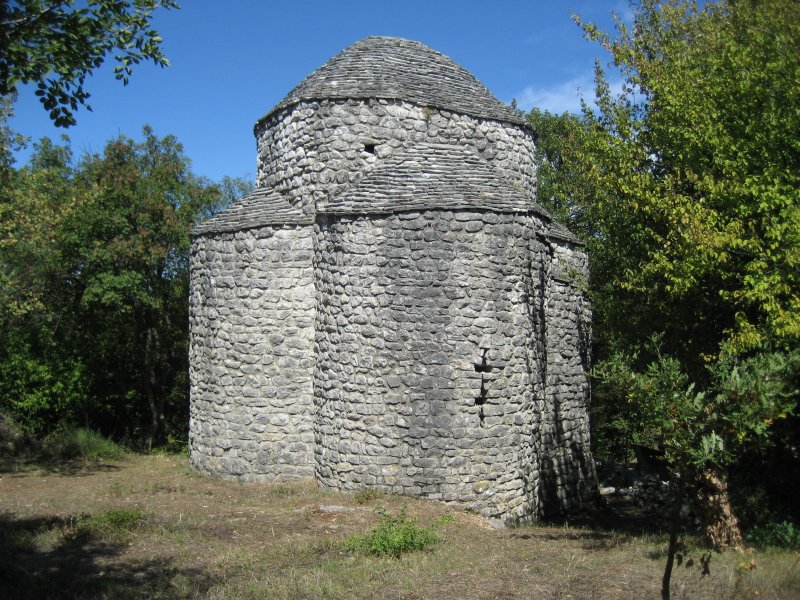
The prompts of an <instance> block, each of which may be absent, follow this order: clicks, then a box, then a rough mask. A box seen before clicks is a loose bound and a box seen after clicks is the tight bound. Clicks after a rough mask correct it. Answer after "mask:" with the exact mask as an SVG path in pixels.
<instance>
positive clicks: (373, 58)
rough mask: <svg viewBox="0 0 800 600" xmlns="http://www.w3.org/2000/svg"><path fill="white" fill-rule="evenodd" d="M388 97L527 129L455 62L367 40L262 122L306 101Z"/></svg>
mask: <svg viewBox="0 0 800 600" xmlns="http://www.w3.org/2000/svg"><path fill="white" fill-rule="evenodd" d="M345 98H353V99H357V98H359V99H363V98H384V99H392V100H405V101H407V102H413V103H415V104H419V105H422V106H430V107H436V108H441V109H444V110H452V111H453V112H458V113H461V114H465V115H470V116H473V117H478V118H483V119H493V120H498V121H506V122H511V123H516V124H519V125H525V126H528V123H527V122H526V121H525V119H523V118H522V117H521V116H520V115H518V114H517V113H516V112H514V110H513V109H512V108H511V107H510V106H508V105H506V104H503V103H502V102H500V101H499V100H498V99H497V98H495V97H494V96H493V95H492V93H491V92H489V90H487V89H486V87H485V86H484V85H483V84H482V83H481V82H480V81H478V80H477V79H476V78H475V76H474V75H472V74H471V73H470V72H469V71H467V70H466V69H464V68H463V67H461V66H460V65H458V64H457V63H456V62H455V61H454V60H453V59H451V58H450V57H448V56H445V55H444V54H442V53H441V52H437V51H436V50H434V49H433V48H429V47H428V46H426V45H425V44H422V43H420V42H415V41H410V40H405V39H402V38H396V37H367V38H364V39H363V40H360V41H358V42H356V43H355V44H353V45H351V46H348V47H347V48H345V49H344V50H342V51H341V52H339V54H337V55H336V56H334V57H333V58H331V59H330V60H329V61H328V62H326V63H325V64H324V65H322V66H321V67H320V68H318V69H317V70H316V71H314V72H313V73H311V74H310V75H309V76H308V77H306V78H305V79H304V80H303V81H302V82H300V83H299V84H298V85H297V86H296V87H295V88H294V89H293V90H292V91H291V92H289V95H288V96H286V98H284V99H283V100H282V101H281V102H279V103H278V104H277V105H276V106H275V107H274V108H273V109H272V110H271V111H269V112H268V113H267V114H266V115H265V116H264V117H263V118H266V117H268V116H269V115H271V114H272V113H274V112H275V111H277V110H279V109H281V108H285V107H287V106H290V105H292V104H294V103H296V102H300V101H301V100H324V99H345Z"/></svg>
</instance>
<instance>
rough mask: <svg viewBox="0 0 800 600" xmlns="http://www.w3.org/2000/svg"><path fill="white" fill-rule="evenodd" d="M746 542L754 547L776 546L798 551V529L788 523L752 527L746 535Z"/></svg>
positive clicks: (799, 548) (799, 532)
mask: <svg viewBox="0 0 800 600" xmlns="http://www.w3.org/2000/svg"><path fill="white" fill-rule="evenodd" d="M746 537H747V541H749V542H750V543H751V544H753V545H755V546H760V547H767V546H777V547H780V548H789V549H791V550H800V529H798V528H797V527H795V526H794V524H793V523H791V522H790V521H782V522H780V523H775V522H773V523H767V524H766V525H758V526H756V527H753V529H751V530H750V531H749V532H748V533H747V536H746Z"/></svg>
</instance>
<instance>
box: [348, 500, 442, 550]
mask: <svg viewBox="0 0 800 600" xmlns="http://www.w3.org/2000/svg"><path fill="white" fill-rule="evenodd" d="M380 515H381V520H380V523H379V524H378V525H377V526H376V527H373V528H372V531H371V532H370V533H368V534H366V535H353V536H350V538H348V540H347V542H346V547H347V549H348V550H350V551H351V552H359V553H363V554H369V555H372V556H391V557H392V558H399V557H400V555H401V554H404V553H406V552H413V551H415V550H422V549H424V548H427V547H428V546H430V545H432V544H435V543H436V542H438V541H439V534H438V533H437V532H436V529H437V528H438V527H439V526H440V525H442V524H443V523H446V522H448V521H449V520H450V519H451V517H449V516H445V517H442V518H441V519H439V520H438V521H436V522H435V523H434V524H433V525H432V526H431V527H421V526H419V525H417V519H416V517H409V516H408V515H407V514H406V509H405V507H403V509H402V510H401V511H400V512H399V513H398V514H397V515H392V514H391V513H389V512H386V511H380Z"/></svg>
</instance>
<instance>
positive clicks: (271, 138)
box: [256, 100, 536, 212]
mask: <svg viewBox="0 0 800 600" xmlns="http://www.w3.org/2000/svg"><path fill="white" fill-rule="evenodd" d="M256 139H257V143H258V176H257V180H258V181H257V183H258V186H259V187H266V188H272V189H275V190H277V191H279V192H281V193H283V194H285V195H286V197H287V198H288V199H289V200H290V202H292V203H293V204H301V205H302V206H303V209H304V210H306V211H307V212H313V208H314V204H315V203H316V202H318V201H320V200H323V199H324V198H326V197H328V196H335V195H337V194H339V193H340V192H342V191H343V190H344V189H345V188H347V187H348V186H350V185H352V184H353V183H355V182H357V181H358V180H359V179H360V178H361V177H362V176H363V175H364V173H366V172H368V171H369V169H370V168H371V166H372V165H373V164H374V163H375V161H376V158H385V157H387V156H390V155H391V154H392V153H394V152H396V151H397V149H399V148H408V147H410V146H412V145H413V144H416V143H419V142H437V143H445V144H450V143H458V144H463V145H467V146H473V147H474V148H476V149H477V150H478V152H479V153H480V154H481V155H482V156H483V157H484V158H485V159H486V160H487V161H488V162H489V164H491V165H492V166H493V167H494V168H495V169H497V171H498V172H500V173H501V174H502V175H503V176H504V177H505V178H506V179H507V180H508V181H509V182H511V183H512V184H513V185H514V186H515V187H517V188H518V189H519V191H521V192H523V193H524V194H526V195H527V196H528V197H533V196H534V193H535V181H536V169H535V166H534V142H533V134H532V133H531V132H530V131H529V130H527V129H525V128H524V127H522V126H520V125H515V124H511V123H502V122H499V121H491V120H483V119H476V118H473V117H469V116H466V115H460V114H457V113H452V112H449V111H446V110H440V109H436V108H427V107H421V106H417V105H415V104H411V103H408V102H400V101H390V100H322V101H302V102H300V103H298V104H295V105H292V106H289V107H287V108H284V109H282V110H279V111H277V112H275V113H274V114H272V115H270V116H269V117H268V118H267V119H265V120H263V121H261V122H259V124H258V125H257V129H256Z"/></svg>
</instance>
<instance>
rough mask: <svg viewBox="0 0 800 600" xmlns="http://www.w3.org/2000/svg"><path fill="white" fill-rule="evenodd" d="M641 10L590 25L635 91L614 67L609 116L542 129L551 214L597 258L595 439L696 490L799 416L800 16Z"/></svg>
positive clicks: (605, 91) (765, 5)
mask: <svg viewBox="0 0 800 600" xmlns="http://www.w3.org/2000/svg"><path fill="white" fill-rule="evenodd" d="M633 8H634V17H633V22H632V23H631V24H630V25H628V24H626V23H624V22H622V21H621V20H617V22H616V32H615V33H614V34H609V33H606V32H602V31H600V30H598V29H597V28H596V27H595V26H594V25H592V24H591V23H585V22H582V21H581V20H580V19H579V18H577V20H578V22H579V24H580V25H581V26H582V27H583V29H584V32H585V33H586V35H587V37H588V38H589V39H590V40H593V41H596V42H599V43H600V44H601V45H602V46H603V47H604V48H605V49H606V50H607V51H608V52H609V54H610V56H611V62H612V64H613V68H614V69H616V71H617V72H618V73H619V74H621V76H622V79H623V85H622V91H621V93H618V94H615V93H612V86H611V85H610V83H609V81H608V79H607V77H606V74H605V69H604V68H603V67H602V66H601V65H600V64H599V63H598V64H597V65H596V67H595V70H596V86H595V87H596V93H595V104H596V107H590V106H589V105H588V104H585V105H584V111H583V114H582V115H581V116H573V115H562V116H553V115H548V114H546V113H537V112H534V113H533V114H532V115H531V119H532V121H533V122H534V123H538V124H539V128H540V132H543V133H544V136H543V138H540V155H541V156H540V163H542V164H543V165H544V168H543V169H540V173H541V174H542V175H543V177H544V187H543V189H542V191H543V192H544V196H543V197H542V196H540V201H541V202H542V203H544V204H545V205H548V204H550V205H551V206H552V205H555V206H552V207H553V208H554V209H555V212H556V214H557V215H559V216H560V217H561V218H563V219H566V220H567V222H568V223H569V224H571V225H572V226H573V228H574V229H575V230H576V232H577V233H579V234H581V235H583V236H584V237H585V239H586V241H587V244H588V247H589V251H590V257H591V269H592V273H591V287H592V290H591V293H592V297H593V301H594V307H595V315H596V321H595V327H594V331H595V335H596V336H597V343H596V345H595V348H596V351H597V355H598V358H599V360H598V365H597V368H596V371H595V374H596V375H597V377H598V383H599V384H600V385H598V386H597V392H598V393H597V394H596V397H595V404H596V407H597V408H596V410H595V413H594V416H595V417H600V419H599V422H598V420H597V419H596V420H595V423H594V426H595V434H597V433H598V429H599V431H600V432H601V435H602V434H605V436H606V441H607V440H608V439H609V437H610V436H612V435H615V434H622V435H623V436H626V437H628V438H629V440H630V441H631V442H638V443H641V444H645V445H649V446H651V447H657V448H659V449H661V450H662V451H663V452H664V455H665V458H666V460H667V462H668V464H669V466H670V469H671V471H672V474H673V479H674V481H675V482H676V483H677V484H679V485H676V486H674V489H676V490H679V491H681V493H682V492H683V491H685V490H690V489H691V488H692V487H693V486H694V487H695V488H699V487H700V486H701V484H702V483H703V482H705V483H708V482H709V481H712V482H717V483H719V484H723V483H724V482H722V481H721V480H720V479H719V478H718V477H717V474H718V473H721V472H722V469H724V468H725V467H726V466H728V465H730V464H732V463H733V462H734V460H735V459H737V458H739V457H741V455H742V453H743V452H748V451H752V448H754V447H758V446H759V445H760V442H764V441H766V440H768V439H769V436H771V435H772V432H771V431H772V430H771V427H770V425H772V424H773V422H774V421H776V420H780V419H784V418H786V417H787V416H788V415H789V414H790V413H791V412H792V411H793V410H794V409H795V408H796V405H797V401H798V393H797V386H796V383H797V374H798V370H799V369H800V362H799V361H798V356H800V111H798V109H797V107H798V106H800V27H798V26H797V23H799V22H800V4H798V3H797V2H794V1H793V0H772V1H769V2H766V1H763V0H736V1H734V0H719V1H718V2H708V3H704V4H703V5H702V6H698V4H697V3H695V2H693V1H692V0H641V1H640V2H637V3H634V4H633ZM542 125H544V127H542ZM575 182H580V183H575ZM554 198H556V199H557V201H556V202H554V201H553V199H554ZM653 339H657V340H658V342H657V343H652V342H651V340H653ZM798 437H799V436H798V435H797V432H796V431H795V432H794V434H793V439H794V440H795V441H797V439H798ZM773 439H774V438H773ZM718 491H720V490H718ZM731 523H735V520H731ZM673 525H674V526H675V527H677V524H675V523H674V524H673ZM673 531H674V529H673ZM673 542H674V538H673ZM673 555H674V544H671V552H670V556H671V557H672V556H673ZM668 571H669V569H668ZM665 580H666V587H665V590H666V593H667V594H668V591H669V590H668V587H669V586H668V577H665Z"/></svg>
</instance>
